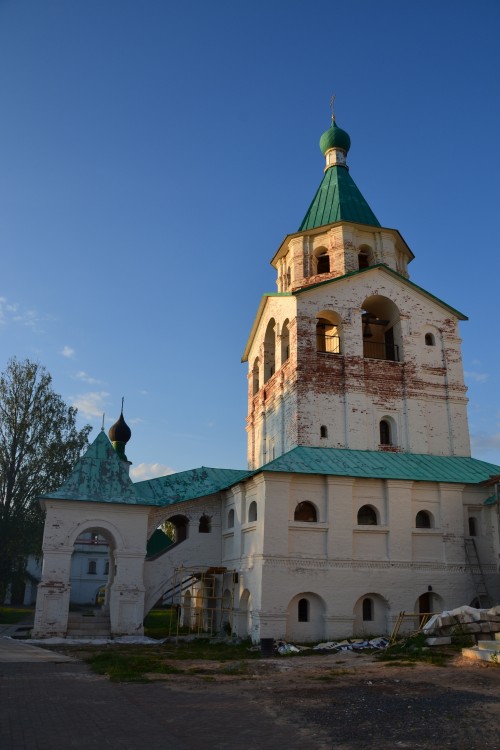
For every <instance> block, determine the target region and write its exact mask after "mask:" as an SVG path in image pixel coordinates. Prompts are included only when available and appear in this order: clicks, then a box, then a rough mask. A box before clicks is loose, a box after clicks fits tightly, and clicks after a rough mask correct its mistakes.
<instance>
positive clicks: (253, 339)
mask: <svg viewBox="0 0 500 750" xmlns="http://www.w3.org/2000/svg"><path fill="white" fill-rule="evenodd" d="M350 146H351V140H350V137H349V135H348V134H347V133H346V131H345V130H342V129H341V128H340V127H338V125H337V123H336V121H335V117H334V116H333V115H332V124H331V126H330V128H329V129H328V130H327V131H326V132H325V133H323V135H322V136H321V139H320V149H321V151H322V152H323V154H324V157H325V162H326V163H325V168H324V175H323V179H322V181H321V184H320V186H319V188H318V190H317V192H316V194H315V196H314V198H313V200H312V202H311V205H310V206H309V208H308V210H307V212H306V214H305V216H304V219H303V220H302V222H301V224H300V226H299V229H298V231H297V232H295V233H293V234H289V235H287V236H286V237H285V239H284V240H283V242H282V243H281V245H280V247H279V248H278V250H277V252H276V254H275V255H274V257H273V259H272V260H271V263H272V265H273V267H274V268H275V269H276V272H277V289H278V291H277V292H275V293H269V294H265V295H264V296H263V298H262V301H261V304H260V306H259V310H258V312H257V316H256V319H255V322H254V324H253V327H252V330H251V333H250V337H249V339H248V342H247V345H246V348H245V352H244V355H243V358H242V361H245V362H248V416H247V433H248V465H249V468H252V469H255V468H258V467H260V466H262V465H264V464H266V463H268V462H269V461H272V460H273V459H274V458H277V457H278V456H280V455H282V454H284V453H287V452H288V451H290V450H292V449H293V448H295V447H297V446H299V445H300V446H307V447H311V448H342V449H349V450H357V451H364V450H370V451H375V450H380V451H390V452H407V453H416V454H431V455H440V456H443V455H446V456H448V455H458V456H469V455H470V445H469V433H468V424H467V413H466V404H467V399H466V395H465V394H466V388H465V386H464V380H463V368H462V358H461V350H460V344H461V340H460V337H459V332H458V322H459V320H466V317H465V316H464V315H463V314H462V313H460V312H459V311H458V310H455V309H454V308H452V307H450V306H449V305H448V304H446V303H445V302H443V301H442V300H440V299H439V298H438V297H436V296H434V295H433V294H431V293H429V292H427V291H425V290H424V289H422V288H421V287H419V286H417V285H415V284H414V283H412V282H411V281H410V279H409V274H408V265H409V263H410V262H411V261H412V260H413V258H414V255H413V253H412V252H411V250H410V248H409V247H408V245H407V244H406V242H405V241H404V239H403V237H402V236H401V234H400V233H399V232H398V231H397V230H396V229H390V228H387V227H382V226H381V225H380V223H379V221H378V219H377V218H376V216H375V214H374V213H373V211H372V210H371V208H370V206H369V205H368V203H367V201H366V200H365V198H364V197H363V195H362V194H361V192H360V190H359V189H358V187H357V186H356V184H355V182H354V180H353V179H352V177H351V175H350V173H349V167H348V165H347V154H348V152H349V149H350Z"/></svg>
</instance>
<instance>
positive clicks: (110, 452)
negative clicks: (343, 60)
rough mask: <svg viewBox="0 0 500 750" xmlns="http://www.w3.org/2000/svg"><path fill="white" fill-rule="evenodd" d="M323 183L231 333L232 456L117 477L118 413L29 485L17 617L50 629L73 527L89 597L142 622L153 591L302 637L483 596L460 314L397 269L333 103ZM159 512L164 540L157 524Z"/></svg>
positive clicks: (478, 464)
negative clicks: (210, 463)
mask: <svg viewBox="0 0 500 750" xmlns="http://www.w3.org/2000/svg"><path fill="white" fill-rule="evenodd" d="M320 147H321V150H322V152H323V154H324V155H325V158H326V166H325V171H324V176H323V179H322V182H321V184H320V186H319V188H318V191H317V193H316V195H315V196H314V199H313V201H312V203H311V205H310V207H309V209H308V210H307V213H306V215H305V217H304V219H303V221H302V223H301V225H300V227H299V229H298V231H296V232H294V233H293V234H289V235H287V236H286V237H285V239H284V240H283V242H282V244H281V246H280V247H279V248H278V250H277V252H276V254H275V256H274V258H273V259H272V265H273V266H274V268H275V269H276V272H277V288H278V290H277V292H274V293H269V294H265V295H264V297H263V298H262V301H261V303H260V306H259V309H258V312H257V316H256V318H255V322H254V325H253V327H252V330H251V332H250V336H249V338H248V342H247V344H246V347H245V350H244V355H243V361H245V362H248V418H247V432H248V469H247V470H234V469H214V468H206V467H201V468H197V469H192V470H190V471H185V472H181V473H178V474H172V475H168V476H165V477H160V478H158V479H152V480H148V481H143V482H138V483H135V484H134V483H132V481H131V480H130V478H129V475H128V467H129V462H128V460H127V458H126V456H125V452H124V449H125V444H126V443H127V442H128V439H129V438H130V430H129V429H128V427H127V425H126V424H125V421H124V419H123V414H122V415H121V417H120V419H119V420H118V422H117V423H116V424H115V425H114V426H113V428H111V430H110V438H111V442H110V440H109V439H108V437H107V436H106V435H105V434H104V432H101V433H100V434H99V435H98V436H97V438H96V439H95V441H94V442H93V444H92V445H91V446H90V447H89V449H88V451H87V453H86V454H85V455H84V456H83V457H82V458H81V459H80V460H79V461H78V463H77V464H76V466H75V468H74V471H73V473H72V474H71V476H70V478H69V479H68V480H67V481H66V482H65V483H64V485H63V486H62V487H61V488H60V489H59V490H57V491H56V492H53V493H51V494H49V495H46V496H44V497H43V498H42V499H41V502H42V505H43V507H44V509H45V511H46V521H45V534H44V543H43V552H44V561H43V571H42V578H41V582H40V584H39V586H38V596H37V608H36V617H35V629H34V635H35V636H38V637H46V636H52V635H59V636H64V635H66V634H67V633H68V632H69V630H68V610H69V604H70V601H71V600H72V595H71V586H70V570H71V561H72V556H73V555H74V554H75V543H76V541H77V540H78V539H79V538H80V539H81V538H82V537H81V535H82V534H89V533H90V534H98V535H99V537H100V538H103V539H105V540H106V542H107V543H108V544H109V549H110V565H109V576H108V579H107V584H106V595H105V602H104V605H103V612H104V614H105V616H106V617H108V618H109V628H110V632H111V633H112V634H115V635H118V634H129V635H131V634H141V633H142V632H143V620H144V617H145V615H146V614H147V612H148V611H149V610H150V609H151V608H152V607H153V606H154V605H155V604H156V603H157V602H158V601H163V602H172V603H174V602H175V603H176V605H177V609H178V612H179V622H180V624H181V625H182V626H183V627H184V628H193V629H196V628H197V629H198V630H199V631H203V632H206V631H213V630H218V629H223V628H225V630H226V631H228V630H230V631H231V632H233V633H237V634H238V635H240V636H242V637H245V636H249V637H251V638H252V640H253V641H255V642H257V641H259V640H260V639H266V638H273V637H275V638H287V639H293V640H296V641H301V642H307V641H315V640H324V639H334V638H338V637H345V636H348V635H362V634H367V633H370V634H382V633H387V632H389V631H390V630H391V628H392V625H393V623H394V621H395V619H396V617H397V616H398V614H399V613H400V612H401V611H406V612H430V611H441V610H443V609H445V608H446V609H448V608H454V607H457V606H460V605H463V604H475V605H481V606H483V605H484V606H487V605H489V604H494V603H498V601H499V597H500V575H499V572H498V559H499V552H500V541H499V515H498V503H497V502H495V491H496V492H497V493H498V481H499V479H500V466H495V465H493V464H489V463H485V462H483V461H479V460H476V459H473V458H471V457H470V444H469V431H468V424H467V411H466V406H467V399H466V388H465V385H464V377H463V369H462V359H461V351H460V341H461V340H460V335H459V330H458V324H459V321H460V320H465V319H466V318H465V316H464V315H463V314H462V313H461V312H459V311H458V310H456V309H454V308H453V307H451V306H450V305H449V304H447V303H446V302H444V301H442V300H441V299H439V298H438V297H436V296H435V295H434V294H431V293H430V292H427V291H426V290H424V289H422V288H420V287H419V286H417V285H415V284H414V283H412V282H411V281H410V279H409V272H408V267H409V264H410V262H411V261H412V260H413V257H414V256H413V254H412V252H411V250H410V248H409V247H408V245H407V244H406V242H405V241H404V239H403V237H402V236H401V235H400V233H399V232H398V231H397V230H395V229H389V228H385V227H382V226H381V225H380V223H379V222H378V220H377V218H376V217H375V215H374V214H373V212H372V210H371V209H370V207H369V205H368V203H367V202H366V200H365V199H364V198H363V196H362V195H361V193H360V191H359V189H358V188H357V186H356V185H355V183H354V181H353V179H352V177H351V175H350V173H349V169H348V166H347V164H346V157H347V153H348V151H349V148H350V138H349V136H348V134H347V133H346V132H345V131H344V130H342V129H341V128H339V127H338V126H337V124H336V122H335V119H334V118H332V125H331V127H330V128H329V129H328V130H327V131H326V132H325V133H324V134H323V135H322V137H321V140H320ZM164 521H170V522H171V524H172V526H173V527H174V528H175V541H174V542H173V543H171V542H169V540H168V539H167V538H166V537H165V536H164V534H163V533H162V532H159V531H157V529H158V527H159V526H160V525H161V524H162V523H163V522H164Z"/></svg>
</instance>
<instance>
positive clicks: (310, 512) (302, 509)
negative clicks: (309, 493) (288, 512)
mask: <svg viewBox="0 0 500 750" xmlns="http://www.w3.org/2000/svg"><path fill="white" fill-rule="evenodd" d="M293 520H294V521H302V522H304V521H305V522H306V523H317V521H318V514H317V512H316V508H315V507H314V505H313V504H312V503H309V502H307V501H304V502H302V503H299V504H298V505H297V507H296V508H295V512H294V514H293Z"/></svg>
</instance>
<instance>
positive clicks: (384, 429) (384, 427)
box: [379, 419, 392, 445]
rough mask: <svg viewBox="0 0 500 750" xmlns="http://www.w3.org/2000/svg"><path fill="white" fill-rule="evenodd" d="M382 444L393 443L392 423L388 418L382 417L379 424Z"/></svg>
mask: <svg viewBox="0 0 500 750" xmlns="http://www.w3.org/2000/svg"><path fill="white" fill-rule="evenodd" d="M379 430H380V445H392V440H391V425H390V422H389V421H388V420H387V419H381V420H380V424H379Z"/></svg>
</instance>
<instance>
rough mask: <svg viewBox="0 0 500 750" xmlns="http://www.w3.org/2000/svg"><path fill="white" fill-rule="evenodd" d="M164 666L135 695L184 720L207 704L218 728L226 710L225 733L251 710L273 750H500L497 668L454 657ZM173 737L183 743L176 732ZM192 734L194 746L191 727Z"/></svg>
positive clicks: (348, 656) (350, 656) (346, 655)
mask: <svg viewBox="0 0 500 750" xmlns="http://www.w3.org/2000/svg"><path fill="white" fill-rule="evenodd" d="M73 655H74V656H76V654H75V653H73ZM82 655H83V654H82ZM172 666H173V667H182V670H183V671H182V673H181V674H167V675H165V674H150V675H148V677H149V678H150V679H152V680H154V682H153V683H152V684H149V685H145V686H144V688H147V692H148V693H149V694H150V696H152V695H153V692H152V691H154V690H156V691H158V690H159V689H160V690H161V691H162V692H163V691H166V692H167V693H168V695H169V703H170V705H171V706H172V707H175V706H177V707H178V708H177V710H178V711H181V710H185V711H186V712H187V714H188V715H189V712H190V711H192V713H191V716H194V715H195V713H194V711H195V707H196V706H197V705H200V704H201V703H202V702H203V701H205V702H208V703H210V706H211V708H210V715H211V721H214V722H215V723H216V722H217V721H218V716H217V710H218V707H220V708H219V710H220V711H221V712H222V711H223V712H224V714H225V715H224V720H225V721H227V719H228V716H227V712H228V711H234V725H235V726H238V723H240V724H241V726H242V727H243V726H244V723H245V710H246V708H248V711H249V717H248V718H250V709H251V711H252V716H254V715H255V710H256V709H257V710H258V712H259V713H260V715H262V716H265V717H266V720H269V719H270V718H272V719H273V722H274V726H276V732H277V736H276V738H275V743H276V744H275V745H273V746H274V747H276V748H281V747H291V746H292V745H290V744H283V743H280V739H279V732H280V729H279V728H280V727H282V729H283V730H285V729H286V731H284V732H283V739H284V736H285V735H287V736H290V732H292V731H293V732H294V734H295V735H296V736H297V739H298V740H300V741H299V742H298V745H297V746H300V743H302V745H301V746H302V747H304V748H305V749H306V750H309V749H310V750H313V749H318V750H330V749H332V750H368V749H370V750H371V749H372V748H377V750H379V749H380V750H389V749H390V750H394V748H415V749H416V748H435V747H436V746H440V747H444V748H453V749H454V750H466V749H467V750H476V749H477V750H479V749H481V750H497V749H498V750H500V732H499V725H500V667H498V666H495V665H486V664H485V663H481V662H472V661H469V660H467V659H464V658H463V657H462V656H455V657H454V658H453V659H452V660H450V661H449V662H448V663H447V666H445V667H438V666H433V665H430V664H424V663H417V664H416V665H413V666H410V665H409V664H401V663H399V664H398V663H396V664H395V663H393V662H380V661H377V660H376V659H375V657H373V656H367V655H363V654H355V653H352V652H341V653H339V654H324V655H318V656H310V657H279V656H273V657H271V658H268V659H259V660H256V661H250V662H237V663H235V662H230V663H228V662H225V663H221V662H216V661H213V662H211V661H210V662H209V661H201V660H200V661H182V662H181V663H180V662H178V661H172ZM150 691H151V692H150ZM235 695H237V696H238V701H237V702H236V703H235V702H234V697H235ZM231 706H234V708H231ZM237 712H238V713H237ZM221 718H222V717H221ZM253 721H254V719H253ZM183 731H184V734H183V736H184V738H185V737H186V735H185V732H186V725H185V724H184V730H183ZM192 731H193V742H192V745H191V746H192V747H195V746H196V742H195V739H194V738H195V734H194V732H195V727H194V726H193V729H192ZM214 746H215V745H212V747H214ZM217 746H218V745H217ZM245 746H246V745H245V743H242V744H241V745H240V747H241V748H244V747H245ZM293 746H295V745H293ZM220 747H226V745H225V744H224V745H222V744H221V745H220ZM228 747H230V745H228ZM265 747H268V745H267V743H266V744H265Z"/></svg>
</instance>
